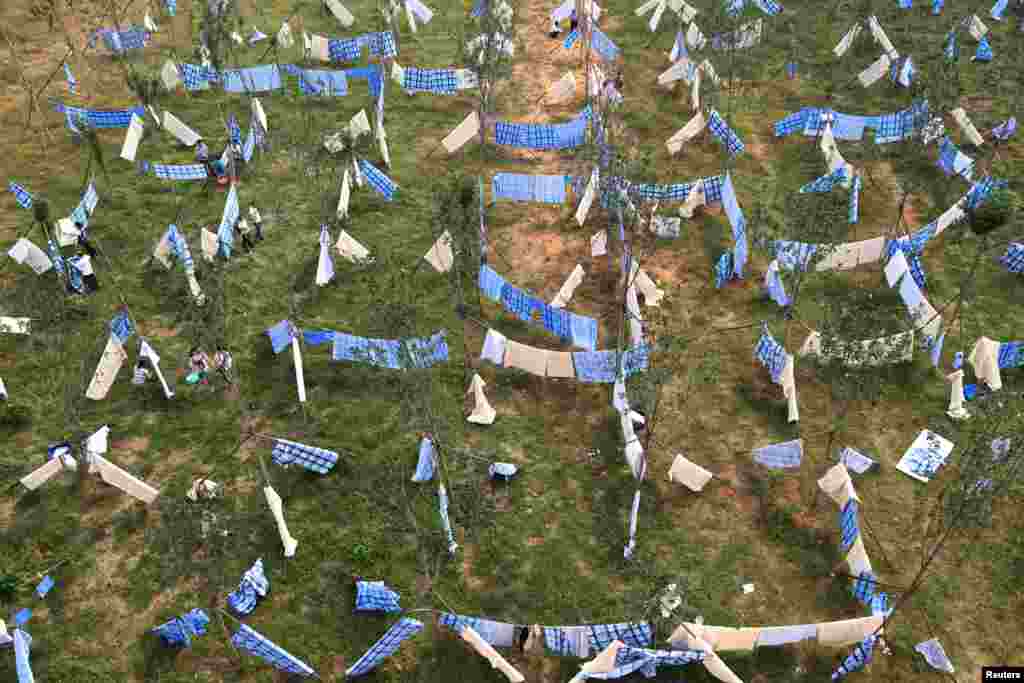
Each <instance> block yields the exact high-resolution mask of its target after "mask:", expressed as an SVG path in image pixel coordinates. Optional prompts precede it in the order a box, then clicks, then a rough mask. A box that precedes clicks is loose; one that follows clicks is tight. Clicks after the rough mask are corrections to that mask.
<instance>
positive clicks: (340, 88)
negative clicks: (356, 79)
mask: <svg viewBox="0 0 1024 683" xmlns="http://www.w3.org/2000/svg"><path fill="white" fill-rule="evenodd" d="M289 66H291V65H289ZM287 71H288V72H289V73H291V74H292V75H294V76H297V77H298V79H299V92H300V93H302V94H303V95H322V96H331V97H345V96H346V95H348V77H347V76H346V75H345V71H344V70H341V71H324V70H314V69H299V68H298V67H294V66H293V67H292V68H291V69H287Z"/></svg>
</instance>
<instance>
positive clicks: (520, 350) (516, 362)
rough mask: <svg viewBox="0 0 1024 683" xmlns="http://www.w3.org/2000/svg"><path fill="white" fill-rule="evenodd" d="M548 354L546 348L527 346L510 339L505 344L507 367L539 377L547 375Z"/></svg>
mask: <svg viewBox="0 0 1024 683" xmlns="http://www.w3.org/2000/svg"><path fill="white" fill-rule="evenodd" d="M547 354H548V352H547V351H546V350H544V349H538V348H534V347H532V346H526V345H525V344H520V343H519V342H514V341H512V340H511V339H509V340H507V342H506V344H505V367H507V368H516V369H518V370H523V371H525V372H528V373H530V374H531V375H536V376H537V377H546V376H547V367H548V355H547Z"/></svg>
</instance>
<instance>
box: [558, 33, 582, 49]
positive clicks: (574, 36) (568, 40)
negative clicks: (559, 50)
mask: <svg viewBox="0 0 1024 683" xmlns="http://www.w3.org/2000/svg"><path fill="white" fill-rule="evenodd" d="M579 39H580V31H579V29H573V30H572V31H570V32H569V35H567V36H566V37H565V40H564V41H563V42H562V47H564V48H565V49H566V50H571V49H572V46H573V45H575V44H576V41H577V40H579Z"/></svg>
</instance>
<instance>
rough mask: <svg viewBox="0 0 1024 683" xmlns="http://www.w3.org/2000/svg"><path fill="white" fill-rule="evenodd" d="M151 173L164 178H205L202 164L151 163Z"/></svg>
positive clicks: (205, 173) (205, 174)
mask: <svg viewBox="0 0 1024 683" xmlns="http://www.w3.org/2000/svg"><path fill="white" fill-rule="evenodd" d="M152 169H153V175H155V176H156V177H157V178H163V179H164V180H206V178H207V171H206V166H204V165H203V164H183V165H174V164H153V165H152Z"/></svg>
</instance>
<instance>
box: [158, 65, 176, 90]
mask: <svg viewBox="0 0 1024 683" xmlns="http://www.w3.org/2000/svg"><path fill="white" fill-rule="evenodd" d="M160 81H161V82H162V83H163V85H164V88H166V89H167V90H174V89H175V88H177V87H178V86H179V85H181V75H180V74H179V73H178V67H177V65H176V64H175V63H174V62H172V61H171V60H169V59H168V60H167V61H166V62H164V66H163V68H162V69H160Z"/></svg>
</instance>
